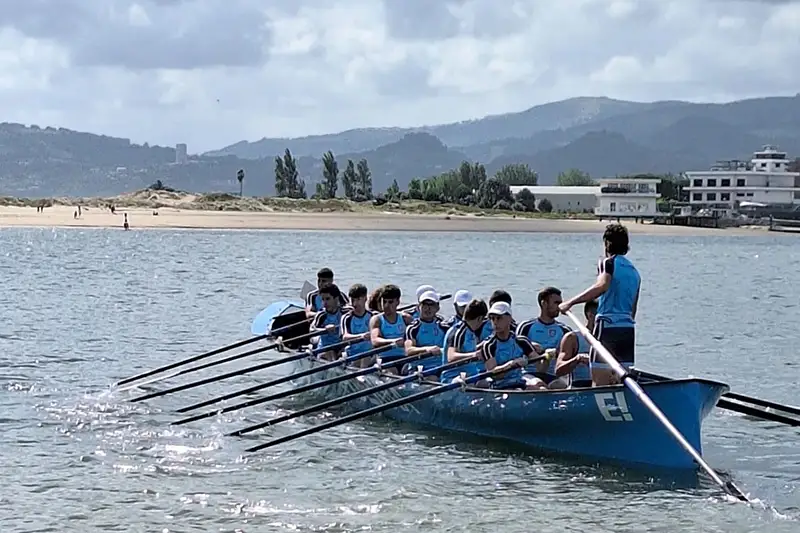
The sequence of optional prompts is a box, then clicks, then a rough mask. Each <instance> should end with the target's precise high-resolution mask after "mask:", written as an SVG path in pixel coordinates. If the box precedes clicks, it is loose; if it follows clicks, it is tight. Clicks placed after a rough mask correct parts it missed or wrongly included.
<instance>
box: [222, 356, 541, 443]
mask: <svg viewBox="0 0 800 533" xmlns="http://www.w3.org/2000/svg"><path fill="white" fill-rule="evenodd" d="M419 357H420V356H419V355H411V356H408V357H404V358H402V359H398V360H396V361H389V362H387V363H380V362H379V363H377V364H376V365H375V367H373V368H370V369H364V370H365V371H366V370H370V371H371V372H365V373H372V372H379V371H381V370H383V368H382V367H392V366H398V365H400V364H405V363H407V362H411V361H413V360H415V359H418V358H419ZM422 357H426V355H423V356H422ZM477 357H478V356H477V355H476V356H473V357H469V358H466V359H461V360H459V361H454V362H452V363H447V364H445V365H442V366H438V367H435V368H429V369H428V370H417V372H414V373H412V374H410V375H408V376H403V377H400V378H396V379H392V380H391V381H386V382H383V383H381V384H380V385H375V386H374V387H369V388H367V389H362V390H359V391H356V392H352V393H350V394H346V395H345V396H340V397H339V398H333V399H331V400H328V401H325V402H322V403H318V404H316V405H312V406H310V407H306V408H305V409H301V410H299V411H295V412H293V413H288V414H286V415H283V416H279V417H275V418H271V419H270V420H267V421H266V422H261V423H259V424H254V425H252V426H248V427H246V428H242V429H239V430H236V431H234V432H232V433H229V434H228V435H227V436H229V437H237V436H240V435H244V434H245V433H251V432H253V431H256V430H258V429H261V428H265V427H268V426H274V425H275V424H280V423H281V422H286V421H288V420H293V419H295V418H299V417H301V416H305V415H309V414H312V413H316V412H318V411H322V410H324V409H327V408H329V407H335V406H337V405H341V404H343V403H347V402H349V401H351V400H356V399H358V398H363V397H364V396H370V395H372V394H375V393H376V392H381V391H385V390H389V389H393V388H395V387H399V386H400V385H404V384H406V383H411V382H412V381H417V380H422V379H424V378H426V377H428V376H432V375H436V374H438V373H440V372H444V371H447V370H452V369H454V368H458V367H459V366H463V365H464V364H465V363H469V362H470V361H472V360H474V359H475V358H477ZM545 357H546V356H544V355H542V356H538V357H536V358H533V359H529V360H528V362H529V363H534V362H536V361H540V360H542V359H544V358H545ZM497 372H498V371H497V370H492V375H494V374H496V373H497ZM354 374H355V373H354ZM353 377H356V376H355V375H353ZM462 379H464V377H463V376H462ZM478 381H480V380H478ZM328 383H330V382H328ZM328 383H326V384H328Z"/></svg>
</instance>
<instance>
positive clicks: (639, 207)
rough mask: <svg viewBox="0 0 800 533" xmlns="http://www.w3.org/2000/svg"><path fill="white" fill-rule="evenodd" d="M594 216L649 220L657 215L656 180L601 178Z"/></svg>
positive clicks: (659, 181)
mask: <svg viewBox="0 0 800 533" xmlns="http://www.w3.org/2000/svg"><path fill="white" fill-rule="evenodd" d="M597 182H598V183H599V185H600V187H599V188H600V191H599V192H598V194H597V206H596V207H595V208H594V214H595V215H597V216H598V217H608V218H651V217H654V216H656V215H657V214H658V207H657V205H656V204H657V202H658V198H659V197H660V194H659V193H658V189H657V187H658V184H659V183H661V180H660V179H658V178H603V179H599V180H597Z"/></svg>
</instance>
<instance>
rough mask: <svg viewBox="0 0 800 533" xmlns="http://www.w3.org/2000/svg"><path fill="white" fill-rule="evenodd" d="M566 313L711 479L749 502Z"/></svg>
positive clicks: (601, 356)
mask: <svg viewBox="0 0 800 533" xmlns="http://www.w3.org/2000/svg"><path fill="white" fill-rule="evenodd" d="M565 314H566V315H567V316H568V317H569V318H570V320H572V321H573V322H574V323H575V325H576V326H577V327H578V330H580V332H581V334H582V335H583V337H584V338H585V339H586V340H587V341H589V344H591V345H592V348H594V351H595V352H596V353H597V355H599V356H600V359H602V360H603V362H605V363H606V364H607V365H608V366H610V367H611V370H613V371H614V373H615V374H616V375H617V376H619V378H620V379H621V380H622V382H623V383H624V384H625V386H626V387H628V388H629V389H630V390H631V392H633V394H634V395H635V396H636V397H637V398H638V399H639V401H640V402H642V404H643V405H644V406H645V407H646V408H647V409H648V410H649V411H650V412H651V413H653V416H655V417H656V418H657V419H658V421H659V422H661V424H662V425H663V426H664V428H666V430H667V431H668V432H669V433H670V434H671V435H672V437H673V438H674V439H675V440H676V441H677V442H678V444H680V446H681V447H682V448H683V449H684V450H685V451H686V453H688V454H689V455H691V456H692V459H694V460H695V462H697V464H698V465H700V467H701V468H702V469H703V470H705V471H706V473H707V474H708V475H709V476H710V477H711V479H713V480H714V482H715V483H716V484H717V485H719V486H720V487H721V488H722V490H724V491H725V492H726V493H728V494H730V495H731V496H734V497H736V498H738V499H739V500H741V501H743V502H748V503H749V502H750V499H749V498H748V497H747V496H745V495H744V493H743V492H742V491H741V490H739V488H738V487H737V486H736V485H734V484H733V481H723V480H722V478H721V477H719V474H717V473H716V472H715V471H714V469H713V468H711V466H710V465H709V464H708V463H707V462H706V461H705V459H703V458H702V457H701V456H700V453H699V452H698V451H697V450H695V449H694V446H692V445H691V444H690V443H689V441H687V440H686V438H685V437H684V436H683V435H682V434H681V432H680V431H678V428H676V427H675V426H674V425H673V424H672V422H670V420H669V418H667V416H666V415H665V414H664V413H663V412H662V411H661V409H659V408H658V406H657V405H656V404H655V403H653V400H651V399H650V397H649V396H648V395H647V393H645V392H644V390H643V389H642V387H640V386H639V384H638V383H636V380H634V379H633V378H632V377H631V375H630V374H628V372H627V371H626V370H625V369H624V368H623V367H622V365H620V364H619V361H617V360H616V358H614V356H613V355H611V352H609V351H608V350H607V349H606V347H605V346H603V345H602V343H601V342H600V341H598V340H597V339H596V338H595V337H594V336H593V335H592V332H591V331H589V328H587V327H586V326H585V325H584V324H583V322H581V321H580V320H578V317H576V316H575V313H573V312H572V311H567V312H566V313H565Z"/></svg>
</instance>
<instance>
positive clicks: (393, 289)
mask: <svg viewBox="0 0 800 533" xmlns="http://www.w3.org/2000/svg"><path fill="white" fill-rule="evenodd" d="M400 296H401V293H400V287H398V286H397V285H384V286H383V292H382V293H381V300H399V299H400Z"/></svg>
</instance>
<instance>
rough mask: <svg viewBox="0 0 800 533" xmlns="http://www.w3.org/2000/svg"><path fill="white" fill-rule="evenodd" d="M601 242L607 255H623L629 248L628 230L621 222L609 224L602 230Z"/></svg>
mask: <svg viewBox="0 0 800 533" xmlns="http://www.w3.org/2000/svg"><path fill="white" fill-rule="evenodd" d="M603 243H605V246H606V253H608V255H625V254H627V253H628V250H630V241H629V239H628V230H627V228H625V226H623V225H622V224H609V225H608V226H606V230H605V231H604V232H603Z"/></svg>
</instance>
